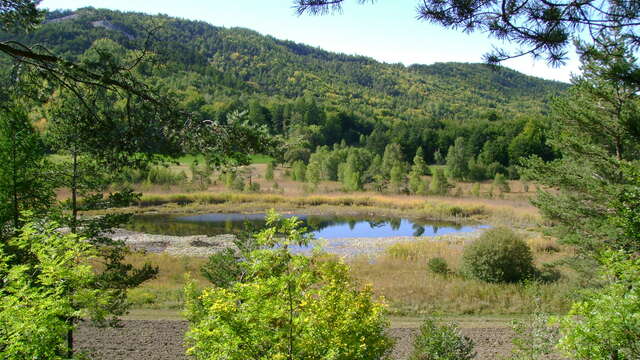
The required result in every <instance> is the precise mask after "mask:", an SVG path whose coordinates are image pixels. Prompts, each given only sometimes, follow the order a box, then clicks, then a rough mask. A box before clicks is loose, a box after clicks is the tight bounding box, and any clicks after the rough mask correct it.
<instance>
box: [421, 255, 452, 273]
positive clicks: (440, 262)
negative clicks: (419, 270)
mask: <svg viewBox="0 0 640 360" xmlns="http://www.w3.org/2000/svg"><path fill="white" fill-rule="evenodd" d="M427 267H428V268H429V271H431V272H432V273H434V274H438V275H449V274H450V273H451V270H450V269H449V265H448V264H447V261H446V260H445V259H443V258H441V257H435V258H431V259H429V261H428V262H427Z"/></svg>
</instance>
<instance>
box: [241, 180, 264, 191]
mask: <svg viewBox="0 0 640 360" xmlns="http://www.w3.org/2000/svg"><path fill="white" fill-rule="evenodd" d="M243 191H244V192H260V184H258V183H257V182H255V181H254V182H251V183H249V182H247V183H245V184H244V189H243Z"/></svg>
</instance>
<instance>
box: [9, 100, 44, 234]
mask: <svg viewBox="0 0 640 360" xmlns="http://www.w3.org/2000/svg"><path fill="white" fill-rule="evenodd" d="M9 105H10V106H11V108H10V109H4V108H0V223H2V224H6V223H11V225H12V226H13V227H14V228H18V227H20V213H21V212H22V211H25V210H30V211H32V212H37V213H38V214H42V213H44V212H46V210H47V208H48V206H49V204H51V202H52V201H53V188H54V186H55V184H54V183H52V182H51V181H48V180H50V179H48V177H47V171H51V166H50V164H49V163H48V162H47V160H46V158H45V147H44V144H43V143H42V139H41V138H40V136H38V134H37V133H36V131H35V129H34V128H33V127H32V126H31V124H30V123H29V119H28V118H27V115H26V113H25V111H24V109H23V108H22V107H21V106H19V105H17V104H11V103H10V104H9Z"/></svg>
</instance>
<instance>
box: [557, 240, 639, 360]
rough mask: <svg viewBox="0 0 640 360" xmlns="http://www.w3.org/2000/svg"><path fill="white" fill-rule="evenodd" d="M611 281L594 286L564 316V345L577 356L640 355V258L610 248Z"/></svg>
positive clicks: (601, 359)
mask: <svg viewBox="0 0 640 360" xmlns="http://www.w3.org/2000/svg"><path fill="white" fill-rule="evenodd" d="M602 261H603V263H604V271H605V273H604V277H605V279H606V280H608V281H609V284H608V285H607V286H605V287H603V288H600V289H597V290H591V291H589V292H588V293H587V294H585V295H587V296H585V297H584V300H582V301H579V302H576V303H574V304H573V305H572V307H571V310H570V311H569V313H568V314H567V315H565V316H563V317H561V318H560V321H559V322H560V333H561V336H562V338H561V339H560V345H559V347H560V349H562V350H564V351H565V352H566V353H567V354H568V355H569V356H571V358H573V359H578V360H582V359H585V360H586V359H589V360H608V359H619V360H631V359H640V342H639V341H638V339H640V315H639V314H640V301H638V299H640V258H638V257H637V256H634V255H632V256H629V255H628V254H625V253H617V252H608V253H606V254H605V257H604V259H602Z"/></svg>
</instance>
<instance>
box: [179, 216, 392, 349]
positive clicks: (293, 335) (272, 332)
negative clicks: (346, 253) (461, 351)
mask: <svg viewBox="0 0 640 360" xmlns="http://www.w3.org/2000/svg"><path fill="white" fill-rule="evenodd" d="M267 226H268V228H266V229H265V230H263V231H261V232H260V233H258V234H257V235H256V241H257V243H258V245H259V246H260V249H258V250H253V251H250V252H248V253H247V254H246V258H245V259H244V261H243V262H242V266H243V267H244V268H245V269H246V270H247V271H246V275H245V276H244V277H243V279H242V280H241V281H236V282H234V283H232V284H231V285H230V286H229V287H227V288H220V287H214V288H210V289H205V290H203V291H202V292H199V291H198V290H196V288H195V284H193V283H190V284H188V285H187V287H186V289H185V293H186V294H185V295H186V306H187V311H186V315H187V318H188V319H189V321H190V330H189V331H188V333H187V335H186V336H187V342H188V343H189V345H190V348H189V350H188V353H189V354H190V355H192V356H193V357H194V358H195V359H208V360H222V359H225V360H245V359H328V358H332V359H367V360H377V359H384V358H386V355H387V354H388V351H389V350H390V348H391V345H392V342H391V340H390V339H389V338H388V336H387V335H386V333H385V329H386V327H387V325H388V322H387V321H386V319H385V317H384V311H383V305H382V304H379V303H377V302H375V301H374V300H373V293H372V291H371V289H370V288H368V287H365V288H364V289H363V288H361V287H359V286H357V284H355V283H354V282H353V281H352V279H351V278H350V275H349V268H348V266H347V265H346V264H344V263H343V262H335V261H318V260H317V259H316V258H315V257H307V256H304V255H294V254H291V253H290V252H289V250H288V247H289V246H301V245H306V244H308V241H309V238H308V236H307V235H305V229H303V228H300V221H299V220H298V219H296V218H289V219H282V218H281V217H279V216H277V215H275V214H270V215H269V216H268V217H267Z"/></svg>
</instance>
